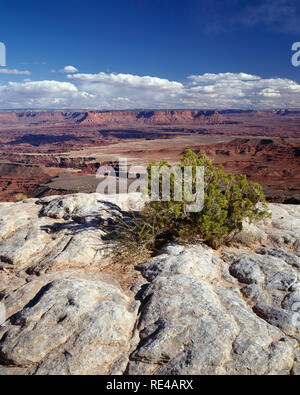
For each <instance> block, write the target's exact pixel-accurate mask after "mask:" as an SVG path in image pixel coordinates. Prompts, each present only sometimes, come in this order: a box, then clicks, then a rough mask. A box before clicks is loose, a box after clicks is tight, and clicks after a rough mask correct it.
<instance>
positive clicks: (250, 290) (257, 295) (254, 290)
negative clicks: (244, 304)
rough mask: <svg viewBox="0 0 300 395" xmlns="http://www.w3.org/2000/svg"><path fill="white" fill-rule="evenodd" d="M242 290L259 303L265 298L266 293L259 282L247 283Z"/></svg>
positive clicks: (245, 294) (249, 298) (251, 300)
mask: <svg viewBox="0 0 300 395" xmlns="http://www.w3.org/2000/svg"><path fill="white" fill-rule="evenodd" d="M241 291H242V294H243V295H244V296H245V297H246V298H247V299H248V300H249V301H250V302H253V303H257V302H260V301H261V302H262V301H263V300H265V295H264V293H263V292H262V289H261V288H260V287H259V286H258V285H257V284H250V285H247V286H246V287H244V288H242V290H241Z"/></svg>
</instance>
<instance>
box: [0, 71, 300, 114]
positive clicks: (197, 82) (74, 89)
mask: <svg viewBox="0 0 300 395" xmlns="http://www.w3.org/2000/svg"><path fill="white" fill-rule="evenodd" d="M67 78H68V81H66V82H60V81H29V80H25V81H23V82H21V83H19V82H9V83H8V84H6V85H0V107H1V108H9V107H11V108H17V107H23V108H30V107H35V108H37V107H41V108H46V107H56V108H91V109H128V108H220V109H221V108H261V109H263V108H280V107H285V106H286V107H294V108H295V107H297V108H299V107H300V85H299V84H298V83H297V82H295V81H293V80H290V79H285V78H261V77H260V76H257V75H251V74H246V73H243V72H241V73H229V72H228V73H217V74H213V73H205V74H199V75H191V76H188V77H187V79H186V80H185V81H184V82H179V81H169V80H167V79H164V78H159V77H150V76H137V75H132V74H115V73H105V72H100V73H97V74H79V73H75V74H68V75H67Z"/></svg>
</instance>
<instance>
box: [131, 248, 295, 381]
mask: <svg viewBox="0 0 300 395" xmlns="http://www.w3.org/2000/svg"><path fill="white" fill-rule="evenodd" d="M195 248H196V247H186V248H185V249H184V248H183V247H181V248H179V247H178V246H172V247H171V248H168V249H166V250H165V253H164V254H162V255H160V256H159V257H157V258H155V259H152V260H150V261H148V262H147V263H144V264H143V265H142V270H143V274H144V276H145V277H146V278H147V279H148V280H149V279H151V280H152V282H151V284H150V285H149V286H148V287H147V288H146V289H145V291H144V292H143V295H142V301H141V302H142V308H141V315H140V318H139V321H138V325H137V331H138V333H139V336H140V343H139V345H138V347H137V349H136V350H135V351H134V352H133V353H132V354H131V357H130V363H129V365H128V368H127V373H129V374H154V373H155V374H238V373H241V374H243V373H246V374H275V373H279V374H284V373H285V374H287V373H289V371H290V370H291V368H292V366H293V363H294V352H293V349H294V344H293V343H292V342H291V341H290V340H288V338H286V337H285V336H284V334H283V333H282V332H280V330H278V329H277V328H275V327H273V326H271V325H269V324H268V323H266V322H265V321H263V320H261V319H260V318H258V317H257V315H256V314H254V313H253V312H252V311H251V309H250V308H249V306H248V305H247V304H246V303H245V302H244V301H243V299H242V298H241V294H240V292H239V291H238V289H233V290H231V289H230V287H231V286H230V284H227V283H226V282H225V283H224V280H223V279H222V278H221V277H220V276H219V277H217V276H216V277H214V276H213V278H209V280H207V279H206V278H205V274H204V273H206V268H207V265H209V264H211V262H210V260H209V258H208V256H207V253H206V251H205V249H204V248H203V247H201V248H202V251H201V248H200V247H198V248H197V251H198V254H199V256H198V259H195V258H194V255H193V254H194V253H195V251H196V249H195ZM190 251H191V256H190V258H189V257H188V255H189V252H190ZM201 252H202V253H203V255H201ZM183 257H184V259H183ZM176 259H177V260H178V265H177V263H176ZM179 262H181V263H180V264H179ZM199 266H200V267H199ZM201 266H203V268H201ZM179 267H180V268H181V269H182V270H180V271H179ZM218 270H219V267H216V268H215V270H214V273H218ZM194 273H195V275H194ZM279 339H283V340H282V341H280V340H279Z"/></svg>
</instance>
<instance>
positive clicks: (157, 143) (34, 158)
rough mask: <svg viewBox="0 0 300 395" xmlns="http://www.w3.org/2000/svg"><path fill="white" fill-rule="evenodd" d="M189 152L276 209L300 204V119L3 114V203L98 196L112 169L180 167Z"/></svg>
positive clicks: (194, 113) (201, 113) (296, 115)
mask: <svg viewBox="0 0 300 395" xmlns="http://www.w3.org/2000/svg"><path fill="white" fill-rule="evenodd" d="M187 148H190V149H193V150H194V151H196V152H198V153H206V154H208V155H209V156H210V157H211V158H212V159H213V160H214V162H215V163H221V164H223V165H224V167H225V170H226V171H229V172H233V173H236V174H240V173H244V174H247V175H248V177H249V178H250V180H252V181H258V182H260V183H261V184H262V186H263V189H264V192H265V193H266V195H267V198H268V199H269V200H270V201H273V202H291V203H298V202H299V200H300V172H299V170H300V160H299V158H300V111H289V110H276V111H250V110H249V111H241V110H224V111H216V110H135V111H102V112H101V111H1V112H0V200H1V201H14V200H16V196H17V195H18V194H23V195H26V196H28V197H43V196H47V195H54V194H56V195H57V194H67V193H73V192H95V190H96V188H97V184H98V180H97V179H96V177H95V175H96V171H97V169H98V168H99V166H101V165H102V164H104V163H114V162H115V161H117V160H118V158H120V157H122V158H127V159H128V162H129V163H133V164H143V165H147V164H148V163H150V162H151V161H152V160H156V161H160V160H168V161H170V162H171V163H175V162H176V161H177V160H178V159H179V158H180V156H181V154H182V152H183V151H184V150H185V149H187Z"/></svg>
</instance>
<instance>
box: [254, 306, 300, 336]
mask: <svg viewBox="0 0 300 395" xmlns="http://www.w3.org/2000/svg"><path fill="white" fill-rule="evenodd" d="M254 312H255V313H256V314H257V315H258V316H259V317H261V318H263V319H264V320H266V321H267V322H268V323H269V324H271V325H274V326H277V327H278V328H280V329H281V330H282V331H283V332H284V333H285V334H287V335H290V336H293V337H297V338H298V339H299V340H300V314H299V313H297V312H292V311H288V310H283V309H280V308H276V307H272V306H269V305H266V304H264V303H260V304H257V305H256V306H255V307H254Z"/></svg>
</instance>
